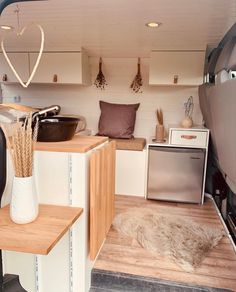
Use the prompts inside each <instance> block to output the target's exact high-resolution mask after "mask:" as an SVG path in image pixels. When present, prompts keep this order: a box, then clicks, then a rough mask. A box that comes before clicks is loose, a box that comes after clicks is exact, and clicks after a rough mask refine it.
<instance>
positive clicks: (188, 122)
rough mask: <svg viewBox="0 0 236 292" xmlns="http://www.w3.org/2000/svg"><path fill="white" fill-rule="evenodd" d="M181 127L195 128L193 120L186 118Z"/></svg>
mask: <svg viewBox="0 0 236 292" xmlns="http://www.w3.org/2000/svg"><path fill="white" fill-rule="evenodd" d="M181 126H182V127H183V128H191V127H192V126H193V120H192V118H191V117H188V116H187V117H185V118H184V119H183V120H182V122H181Z"/></svg>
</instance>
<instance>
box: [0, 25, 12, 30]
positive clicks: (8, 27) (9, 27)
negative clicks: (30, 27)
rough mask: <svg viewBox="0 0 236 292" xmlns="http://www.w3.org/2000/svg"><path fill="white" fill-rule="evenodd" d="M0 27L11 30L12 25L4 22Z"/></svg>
mask: <svg viewBox="0 0 236 292" xmlns="http://www.w3.org/2000/svg"><path fill="white" fill-rule="evenodd" d="M0 27H1V29H4V30H12V29H13V26H10V25H5V24H2V25H1V26H0Z"/></svg>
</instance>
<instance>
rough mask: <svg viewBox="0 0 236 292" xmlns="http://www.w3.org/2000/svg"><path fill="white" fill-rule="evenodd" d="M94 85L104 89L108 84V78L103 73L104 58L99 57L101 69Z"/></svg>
mask: <svg viewBox="0 0 236 292" xmlns="http://www.w3.org/2000/svg"><path fill="white" fill-rule="evenodd" d="M94 85H95V86H96V87H97V88H100V89H101V90H104V89H105V86H107V82H106V78H105V76H104V75H103V73H102V58H100V59H99V71H98V75H97V78H96V79H95V81H94Z"/></svg>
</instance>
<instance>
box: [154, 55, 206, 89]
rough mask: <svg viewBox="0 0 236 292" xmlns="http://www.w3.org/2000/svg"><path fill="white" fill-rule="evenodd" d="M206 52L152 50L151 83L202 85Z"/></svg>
mask: <svg viewBox="0 0 236 292" xmlns="http://www.w3.org/2000/svg"><path fill="white" fill-rule="evenodd" d="M204 59H205V52H202V51H187V52H186V51H184V52H183V51H177V52H175V51H173V52H171V51H170V52H152V53H151V58H150V72H149V84H150V85H189V86H190V85H200V84H202V82H203V71H204Z"/></svg>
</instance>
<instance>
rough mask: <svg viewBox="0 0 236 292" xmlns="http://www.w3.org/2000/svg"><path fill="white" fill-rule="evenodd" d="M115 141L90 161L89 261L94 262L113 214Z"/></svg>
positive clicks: (99, 151) (95, 154) (92, 156)
mask: <svg viewBox="0 0 236 292" xmlns="http://www.w3.org/2000/svg"><path fill="white" fill-rule="evenodd" d="M115 148H116V144H115V141H112V142H110V143H109V144H106V145H105V146H104V147H102V148H100V149H98V150H97V151H96V152H94V153H93V154H92V155H91V159H90V259H91V260H94V259H95V258H96V256H97V254H98V252H99V250H100V248H101V246H102V244H103V242H104V240H105V238H106V235H107V233H108V231H109V229H110V226H111V224H112V221H113V218H114V214H115V197H114V196H115Z"/></svg>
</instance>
